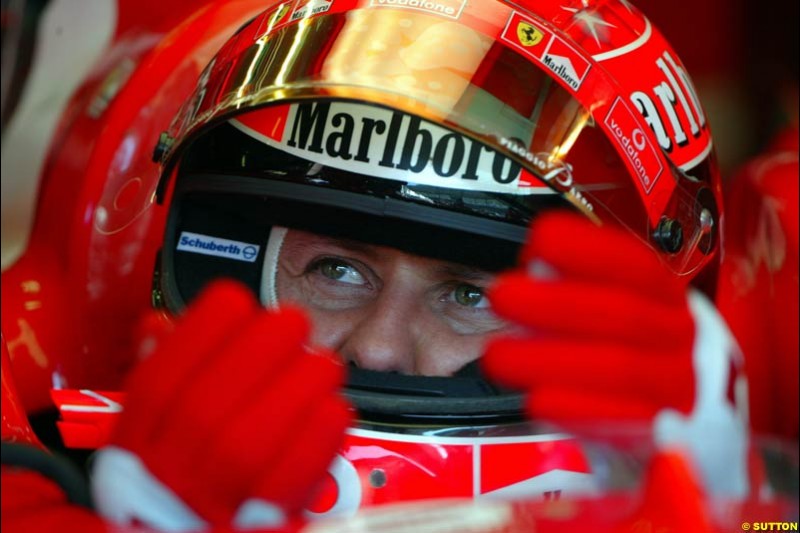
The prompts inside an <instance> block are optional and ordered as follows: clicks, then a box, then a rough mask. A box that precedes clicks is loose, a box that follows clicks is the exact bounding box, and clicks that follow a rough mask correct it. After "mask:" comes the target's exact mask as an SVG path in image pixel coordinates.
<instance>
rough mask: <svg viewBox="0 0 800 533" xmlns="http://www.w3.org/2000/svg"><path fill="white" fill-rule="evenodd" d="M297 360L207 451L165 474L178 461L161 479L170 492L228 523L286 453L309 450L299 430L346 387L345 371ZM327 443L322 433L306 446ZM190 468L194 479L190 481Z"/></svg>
mask: <svg viewBox="0 0 800 533" xmlns="http://www.w3.org/2000/svg"><path fill="white" fill-rule="evenodd" d="M294 356H295V357H296V361H295V362H294V363H293V364H291V365H290V366H289V367H287V368H286V369H284V371H283V372H282V374H281V375H280V376H277V377H274V378H272V379H270V380H269V382H268V383H266V384H265V388H264V389H263V391H262V392H261V393H260V394H259V395H258V396H255V397H254V403H253V404H252V405H248V406H246V407H245V406H243V408H242V409H241V410H239V411H237V412H235V413H230V415H229V416H230V419H229V421H227V422H226V423H224V424H222V425H221V426H220V427H219V428H218V430H217V432H216V434H214V435H213V436H210V437H209V438H208V439H206V440H205V441H201V442H204V443H205V445H204V446H202V447H196V448H194V449H193V450H187V452H188V453H187V454H186V456H187V458H186V461H182V462H184V463H185V464H183V465H177V470H175V471H172V470H169V471H167V470H166V469H172V468H175V462H174V461H173V462H170V463H169V464H168V465H166V467H165V471H164V472H163V475H164V476H169V477H172V478H175V480H176V481H175V484H174V485H171V486H174V487H175V489H176V491H177V492H178V493H179V494H182V495H184V494H185V495H186V496H185V497H184V498H185V500H186V501H187V503H189V504H190V505H192V506H193V507H194V508H195V509H198V510H203V511H205V510H206V509H208V511H205V516H206V518H208V519H209V520H212V521H213V522H215V523H220V522H224V521H226V520H228V519H229V518H230V517H231V513H233V512H234V511H235V509H236V508H237V507H238V505H239V504H240V503H241V501H242V500H243V499H245V498H247V497H249V496H251V495H252V491H253V490H254V486H255V484H256V483H258V482H259V476H261V475H263V474H262V473H263V472H265V471H269V470H270V469H272V468H276V465H277V464H278V463H279V458H280V457H281V455H282V454H283V449H284V448H287V447H289V448H291V447H295V446H300V447H303V446H305V445H306V442H305V441H299V440H298V439H297V432H298V430H299V428H301V427H302V426H303V425H305V424H306V423H307V420H308V419H309V417H310V416H311V414H312V413H314V412H316V411H317V410H318V409H320V407H321V406H323V405H325V404H326V403H327V402H329V401H330V400H331V398H334V397H336V396H335V395H336V391H337V388H338V387H339V386H340V385H341V384H342V383H343V381H344V369H343V368H342V367H341V365H338V364H335V363H332V362H331V361H329V360H327V359H326V358H322V357H318V356H310V355H304V354H301V353H296V354H294ZM325 438H327V437H326V435H325V434H324V433H319V434H316V435H315V439H314V440H310V441H308V446H311V447H312V448H313V449H316V446H317V445H318V444H320V443H322V442H323V441H324V440H325ZM182 442H184V443H185V442H186V440H185V439H184V440H183V441H182ZM314 453H319V452H318V451H315V452H314ZM187 468H189V470H188V472H191V478H190V477H188V476H186V472H187ZM298 468H300V467H298ZM210 483H213V485H211V484H210ZM198 485H199V486H200V487H202V490H198V489H197V486H198ZM193 487H194V488H193ZM275 501H276V502H281V501H282V500H275Z"/></svg>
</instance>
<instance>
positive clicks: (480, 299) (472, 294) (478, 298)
mask: <svg viewBox="0 0 800 533" xmlns="http://www.w3.org/2000/svg"><path fill="white" fill-rule="evenodd" d="M453 299H454V300H455V301H456V303H458V304H460V305H463V306H466V307H488V306H489V302H488V299H487V298H486V295H484V293H483V289H481V288H479V287H476V286H474V285H466V284H463V285H459V286H458V287H456V288H455V290H454V291H453Z"/></svg>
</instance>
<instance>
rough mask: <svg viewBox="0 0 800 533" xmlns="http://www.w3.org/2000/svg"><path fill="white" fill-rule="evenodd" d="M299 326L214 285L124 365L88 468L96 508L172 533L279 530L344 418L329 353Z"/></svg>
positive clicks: (323, 463)
mask: <svg viewBox="0 0 800 533" xmlns="http://www.w3.org/2000/svg"><path fill="white" fill-rule="evenodd" d="M308 334H309V322H308V320H307V319H306V318H305V316H304V315H303V314H302V313H301V312H299V311H298V310H295V309H283V310H280V311H272V310H270V311H268V310H265V309H263V308H261V307H260V305H259V304H258V302H256V300H255V298H254V297H253V296H252V295H251V294H250V293H249V291H248V290H247V289H245V288H244V287H242V286H239V285H237V284H234V283H233V282H217V283H215V284H214V285H212V286H211V287H210V288H209V289H208V290H207V291H205V292H204V293H203V294H201V295H200V296H199V298H198V299H197V301H196V302H194V303H193V305H192V306H191V307H190V308H189V309H188V312H187V313H186V314H185V316H183V317H182V318H181V319H180V320H179V321H178V322H177V324H176V327H175V329H174V331H172V332H171V333H169V334H167V335H165V336H164V338H162V339H161V340H160V342H158V344H157V347H156V348H155V350H154V352H153V353H152V355H150V356H149V357H148V358H147V359H145V360H144V361H143V362H142V363H140V364H139V366H138V367H137V368H136V369H134V371H133V372H132V374H131V375H130V376H129V380H128V383H127V394H128V395H127V402H126V406H125V411H124V412H123V413H122V415H121V416H120V420H119V423H118V426H117V427H116V428H115V432H114V435H113V437H112V442H111V446H109V447H106V448H104V449H102V450H101V451H100V452H99V454H98V458H97V460H96V462H95V468H94V476H93V492H94V496H95V500H96V501H97V505H98V508H99V509H100V510H101V512H102V513H103V514H104V515H105V516H106V517H108V518H111V519H113V520H115V521H116V522H118V523H136V522H138V523H144V524H146V525H148V526H151V527H154V528H156V529H164V530H171V531H179V530H189V529H200V528H205V527H207V526H208V525H209V524H210V525H213V526H219V525H221V526H226V525H233V526H237V527H242V526H250V527H252V526H261V527H280V526H281V525H283V524H285V523H286V520H287V518H289V519H290V518H292V517H293V516H295V515H296V514H297V513H298V512H299V511H300V510H301V509H302V508H303V506H304V504H306V503H308V499H309V498H310V497H312V496H313V489H314V487H315V483H316V482H317V481H318V480H320V479H323V477H324V474H325V471H326V468H327V467H328V465H329V464H330V462H331V461H332V459H333V456H334V454H335V452H336V450H337V449H338V448H339V446H340V444H341V440H342V438H343V435H344V430H345V428H346V427H347V426H348V425H349V423H350V420H351V414H350V411H349V409H348V406H347V404H346V402H345V401H344V399H343V398H341V397H340V396H339V394H338V391H339V387H340V385H341V384H342V382H343V379H344V371H343V368H342V367H341V365H339V364H338V363H335V362H334V357H333V354H327V355H328V356H326V354H320V353H318V352H315V353H314V354H311V353H309V349H308V348H307V347H306V345H305V343H306V341H307V339H308Z"/></svg>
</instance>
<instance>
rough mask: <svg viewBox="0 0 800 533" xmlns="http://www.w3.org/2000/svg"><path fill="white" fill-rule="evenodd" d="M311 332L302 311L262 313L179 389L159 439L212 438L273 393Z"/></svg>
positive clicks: (158, 431) (164, 416)
mask: <svg viewBox="0 0 800 533" xmlns="http://www.w3.org/2000/svg"><path fill="white" fill-rule="evenodd" d="M309 331H310V324H309V322H308V320H307V319H306V317H305V314H303V313H302V312H301V311H299V310H297V309H291V308H287V309H282V310H280V311H277V312H276V311H260V312H258V313H257V314H256V315H255V316H253V317H251V318H250V319H249V321H248V322H247V323H246V324H244V325H243V326H242V327H240V328H239V332H238V333H236V334H235V335H234V336H233V337H234V338H231V339H229V342H230V344H229V345H227V346H225V347H224V348H222V347H221V348H220V349H219V350H218V352H217V353H216V354H215V355H214V357H209V358H205V360H204V361H203V362H202V363H198V365H196V367H195V368H193V369H192V370H191V373H189V374H187V375H186V376H185V378H184V381H183V383H181V384H180V385H179V386H176V388H175V391H174V392H173V395H174V398H175V399H174V401H173V402H172V403H171V404H169V405H168V406H165V409H164V411H163V414H162V415H161V417H160V420H161V422H160V424H157V425H155V429H154V435H155V437H154V438H156V439H158V440H159V441H161V442H166V443H169V442H175V443H177V442H186V439H190V440H195V441H198V442H202V441H204V440H206V439H208V438H211V436H213V435H214V433H215V432H217V431H218V430H219V427H220V425H221V424H223V423H224V422H225V419H226V418H227V417H228V416H230V414H231V413H235V412H237V411H238V410H241V409H243V408H245V407H246V406H247V405H248V404H249V403H250V402H251V401H252V398H254V397H257V396H259V395H261V394H263V391H265V390H269V387H270V386H271V382H272V380H274V379H278V378H279V376H281V375H282V372H283V369H284V368H285V367H286V366H288V365H289V364H290V363H291V362H292V359H293V358H296V357H298V351H299V350H300V347H301V346H302V344H303V342H304V341H305V340H306V339H307V338H308V334H309ZM210 399H213V400H212V401H210ZM176 421H178V422H179V423H176Z"/></svg>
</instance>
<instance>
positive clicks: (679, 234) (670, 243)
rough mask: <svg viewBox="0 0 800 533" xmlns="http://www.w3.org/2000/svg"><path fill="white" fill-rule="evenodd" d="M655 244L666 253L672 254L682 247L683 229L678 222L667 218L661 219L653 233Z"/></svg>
mask: <svg viewBox="0 0 800 533" xmlns="http://www.w3.org/2000/svg"><path fill="white" fill-rule="evenodd" d="M653 239H654V240H655V241H656V244H658V246H659V247H660V248H661V249H662V250H664V251H665V252H667V253H670V254H674V253H677V252H678V250H680V249H681V246H683V228H681V224H680V222H678V221H677V220H675V219H672V218H668V217H661V220H660V221H659V222H658V226H656V231H655V233H653Z"/></svg>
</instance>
